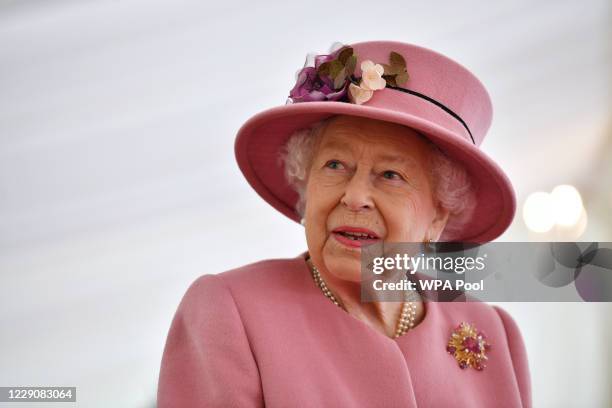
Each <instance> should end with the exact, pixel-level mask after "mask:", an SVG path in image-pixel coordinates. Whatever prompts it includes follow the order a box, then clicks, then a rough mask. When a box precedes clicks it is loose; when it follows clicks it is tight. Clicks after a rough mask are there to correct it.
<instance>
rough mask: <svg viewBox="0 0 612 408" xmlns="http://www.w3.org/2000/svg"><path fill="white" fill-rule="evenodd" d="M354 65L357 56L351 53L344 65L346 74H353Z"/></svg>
mask: <svg viewBox="0 0 612 408" xmlns="http://www.w3.org/2000/svg"><path fill="white" fill-rule="evenodd" d="M356 65H357V57H356V56H354V55H351V56H350V58H349V59H348V61H346V64H345V66H344V67H345V68H346V74H347V75H353V72H355V66H356Z"/></svg>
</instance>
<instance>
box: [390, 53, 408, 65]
mask: <svg viewBox="0 0 612 408" xmlns="http://www.w3.org/2000/svg"><path fill="white" fill-rule="evenodd" d="M389 61H390V62H391V65H392V66H398V67H402V68H406V60H404V57H402V56H401V55H400V54H398V53H397V52H395V51H391V54H390V55H389Z"/></svg>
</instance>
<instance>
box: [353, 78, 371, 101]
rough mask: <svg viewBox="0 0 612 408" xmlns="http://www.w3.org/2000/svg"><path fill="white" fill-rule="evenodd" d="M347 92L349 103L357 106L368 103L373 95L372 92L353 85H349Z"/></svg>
mask: <svg viewBox="0 0 612 408" xmlns="http://www.w3.org/2000/svg"><path fill="white" fill-rule="evenodd" d="M362 84H363V81H362ZM348 92H349V97H350V100H351V102H352V103H355V104H357V105H361V104H362V103H364V102H367V101H369V100H370V98H371V97H372V95H373V94H374V91H373V90H371V89H364V88H363V87H361V86H357V85H355V84H353V83H351V84H350V85H349V89H348Z"/></svg>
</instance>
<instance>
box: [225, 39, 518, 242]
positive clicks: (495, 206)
mask: <svg viewBox="0 0 612 408" xmlns="http://www.w3.org/2000/svg"><path fill="white" fill-rule="evenodd" d="M334 48H336V49H335V50H334ZM307 65H308V60H307ZM383 69H384V72H383ZM362 73H365V74H364V75H362ZM339 114H342V115H354V116H361V117H366V118H371V119H376V120H383V121H387V122H393V123H397V124H401V125H405V126H408V127H410V128H413V129H415V130H416V131H417V132H419V133H421V134H422V135H424V136H425V137H427V138H428V139H429V140H431V141H432V142H433V143H435V144H436V145H437V146H438V147H439V148H440V149H441V150H442V151H443V152H445V153H446V154H447V155H448V156H449V157H451V158H453V159H454V160H456V161H458V162H460V163H461V164H463V166H464V167H465V169H466V170H467V171H468V173H469V174H470V176H471V181H472V184H473V186H474V187H475V189H476V194H477V196H476V198H477V205H476V208H475V210H474V216H473V217H472V219H471V220H470V221H469V222H468V223H467V224H466V225H464V227H463V229H462V231H461V233H460V234H459V238H457V237H455V239H454V241H464V242H476V243H482V242H488V241H491V240H493V239H495V238H497V237H498V236H499V235H501V234H502V233H503V232H504V231H505V230H506V229H507V228H508V226H509V225H510V223H511V222H512V219H513V218H514V213H515V211H516V198H515V194H514V190H513V188H512V184H511V183H510V181H509V179H508V177H507V176H506V175H505V174H504V172H503V171H502V170H501V168H500V167H499V166H498V165H497V164H496V163H495V162H494V161H493V160H492V159H491V158H489V157H488V156H487V155H486V154H485V153H484V152H483V151H482V150H481V149H480V147H479V146H480V145H481V143H482V141H483V140H484V138H485V136H486V133H487V130H488V129H489V126H490V124H491V117H492V105H491V99H490V97H489V94H488V93H487V91H486V89H485V88H484V86H483V85H482V83H481V82H480V81H479V80H478V79H477V78H476V77H475V76H474V75H473V74H472V73H471V72H470V71H468V70H467V69H466V68H464V67H463V66H461V65H460V64H458V63H457V62H455V61H453V60H451V59H449V58H447V57H445V56H443V55H441V54H438V53H436V52H434V51H431V50H428V49H426V48H422V47H419V46H416V45H411V44H406V43H401V42H396V41H368V42H361V43H356V44H352V45H350V46H348V45H342V44H339V43H336V44H334V46H332V50H330V54H329V55H319V56H316V57H315V64H314V67H309V66H305V67H304V68H302V69H301V70H300V71H299V72H298V75H297V82H296V85H295V87H294V88H293V89H292V90H291V91H290V98H289V99H288V100H287V103H286V104H285V105H283V106H278V107H274V108H271V109H267V110H265V111H263V112H260V113H258V114H256V115H255V116H253V117H251V118H250V119H249V120H247V121H246V122H245V123H244V124H243V125H242V127H241V128H240V129H239V131H238V134H237V137H236V143H235V153H236V159H237V161H238V165H239V167H240V170H241V171H242V173H243V174H244V176H245V177H246V179H247V180H248V182H249V183H250V184H251V186H252V187H253V188H254V189H255V191H257V193H258V194H259V195H260V196H261V197H262V198H263V199H264V200H266V201H267V202H268V203H269V204H270V205H272V206H273V207H274V208H276V209H277V210H278V211H280V212H282V213H283V214H285V215H286V216H287V217H289V218H291V219H292V220H294V221H296V222H299V220H300V216H299V214H298V213H297V211H296V210H295V204H296V203H297V201H298V194H297V192H296V191H295V190H294V189H293V188H292V187H291V186H290V185H289V183H288V182H287V180H286V178H285V173H284V169H283V167H282V163H280V162H279V160H278V158H279V155H280V154H281V149H282V148H283V146H284V144H285V143H286V142H287V140H288V138H289V136H290V135H291V134H292V133H293V132H294V131H296V130H299V129H303V128H308V127H309V126H310V125H311V124H313V123H314V122H317V121H319V120H322V119H325V118H327V117H330V116H333V115H339Z"/></svg>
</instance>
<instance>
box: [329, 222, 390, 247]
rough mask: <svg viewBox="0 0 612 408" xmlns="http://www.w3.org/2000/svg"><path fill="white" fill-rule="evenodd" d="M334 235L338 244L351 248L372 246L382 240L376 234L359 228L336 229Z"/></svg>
mask: <svg viewBox="0 0 612 408" xmlns="http://www.w3.org/2000/svg"><path fill="white" fill-rule="evenodd" d="M332 234H333V236H334V238H335V239H336V240H337V241H338V242H340V243H341V244H343V245H345V246H349V247H351V248H355V247H362V246H364V245H370V244H373V243H375V242H376V241H378V240H379V239H380V238H379V237H378V235H376V233H375V232H373V231H370V230H368V229H366V228H357V227H340V228H336V229H334V230H333V231H332Z"/></svg>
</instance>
